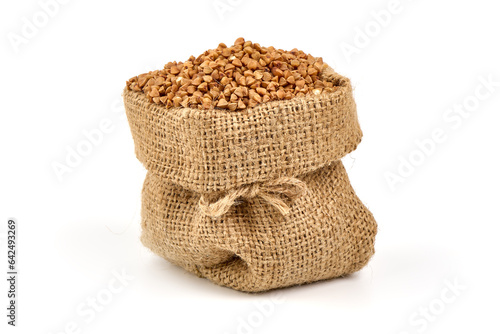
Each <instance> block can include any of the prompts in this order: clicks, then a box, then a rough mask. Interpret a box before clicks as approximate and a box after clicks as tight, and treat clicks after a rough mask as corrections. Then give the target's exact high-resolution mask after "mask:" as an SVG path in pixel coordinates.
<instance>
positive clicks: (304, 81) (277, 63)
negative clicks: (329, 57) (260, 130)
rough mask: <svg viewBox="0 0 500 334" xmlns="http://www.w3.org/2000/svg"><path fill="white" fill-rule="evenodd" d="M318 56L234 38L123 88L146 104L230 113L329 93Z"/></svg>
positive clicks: (329, 86)
mask: <svg viewBox="0 0 500 334" xmlns="http://www.w3.org/2000/svg"><path fill="white" fill-rule="evenodd" d="M325 67H327V65H326V64H325V63H323V59H322V58H315V57H313V56H311V55H310V54H305V53H304V52H303V51H299V50H297V49H293V50H291V51H284V50H281V49H275V48H274V47H272V46H270V47H262V46H260V45H259V44H258V43H252V42H250V41H245V40H244V39H243V38H241V37H240V38H238V39H236V41H235V42H234V45H233V46H230V47H227V46H226V45H225V44H224V43H221V44H219V46H218V47H217V48H216V49H213V50H208V51H205V52H204V53H203V54H201V55H199V56H198V57H197V58H195V57H194V56H191V57H190V58H189V59H188V60H187V61H185V62H169V63H168V64H166V65H165V68H164V69H162V70H156V71H152V72H149V73H144V74H141V75H139V76H136V77H133V78H131V79H130V80H128V81H127V88H128V89H129V90H132V91H136V92H141V91H142V92H144V93H145V94H146V96H147V97H148V98H149V100H150V101H151V102H154V103H157V104H160V105H165V106H166V108H171V107H179V106H182V107H190V108H198V109H211V108H221V109H228V110H231V111H234V110H237V109H238V110H241V109H245V108H248V107H253V106H255V105H257V104H259V103H265V102H268V101H273V100H283V99H291V98H293V97H298V96H305V95H306V94H316V95H317V94H321V93H322V92H333V91H335V90H336V88H337V87H335V86H334V85H333V83H332V82H329V81H323V80H321V77H320V74H321V72H322V70H323V69H324V68H325Z"/></svg>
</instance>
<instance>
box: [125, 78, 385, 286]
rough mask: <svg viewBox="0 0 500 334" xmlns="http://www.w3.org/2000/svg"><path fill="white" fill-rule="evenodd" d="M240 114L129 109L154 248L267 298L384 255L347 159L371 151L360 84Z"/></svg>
mask: <svg viewBox="0 0 500 334" xmlns="http://www.w3.org/2000/svg"><path fill="white" fill-rule="evenodd" d="M323 77H324V78H326V79H328V80H331V81H332V82H334V83H335V85H337V86H338V87H339V89H338V90H337V91H335V92H334V93H329V94H320V95H318V96H307V97H305V98H294V99H291V100H285V101H273V102H268V103H264V104H260V105H257V106H256V107H253V108H250V109H246V110H243V111H240V112H229V111H227V110H217V109H214V110H197V109H190V108H171V109H168V110H167V109H165V108H164V107H161V106H159V105H156V104H154V103H150V102H149V101H148V100H147V98H146V97H145V96H144V95H143V94H142V93H136V92H131V91H127V90H125V92H124V101H125V108H126V112H127V117H128V120H129V123H130V127H131V130H132V136H133V138H134V143H135V152H136V156H137V158H138V159H139V160H140V161H141V162H142V163H143V164H144V166H145V167H146V169H147V170H148V173H147V176H146V180H145V182H144V187H143V191H142V236H141V241H142V243H143V244H144V245H145V246H147V247H148V248H150V249H151V250H152V251H153V252H155V253H156V254H158V255H160V256H162V257H163V258H165V259H167V260H169V261H170V262H172V263H174V264H177V265H179V266H181V267H183V268H185V269H186V270H188V271H190V272H192V273H195V274H197V275H198V276H200V277H205V278H207V279H209V280H211V281H213V282H214V283H217V284H220V285H224V286H228V287H231V288H234V289H237V290H241V291H249V292H257V291H266V290H270V289H275V288H281V287H286V286H291V285H297V284H304V283H309V282H314V281H318V280H324V279H329V278H333V277H339V276H343V275H347V274H350V273H353V272H355V271H357V270H359V269H361V268H362V267H363V266H364V265H365V264H366V263H367V262H368V260H369V259H370V257H371V256H372V255H373V253H374V240H375V235H376V232H377V225H376V222H375V220H374V218H373V216H372V214H371V213H370V212H369V210H368V209H367V208H366V207H365V206H364V205H363V203H362V202H361V201H360V200H359V199H358V197H357V196H356V194H355V193H354V190H353V189H352V187H351V185H350V182H349V179H348V177H347V174H346V172H345V169H344V167H343V165H342V163H341V162H340V158H342V157H343V156H345V155H346V154H347V153H349V152H351V151H353V150H354V149H355V148H356V146H357V145H358V143H359V142H360V140H361V136H362V133H361V130H360V127H359V124H358V119H357V115H356V105H355V103H354V99H353V95H352V88H351V84H350V81H349V80H348V79H347V78H344V77H342V76H340V75H338V74H337V73H335V72H333V71H332V70H331V69H328V70H327V71H326V72H325V73H324V74H323Z"/></svg>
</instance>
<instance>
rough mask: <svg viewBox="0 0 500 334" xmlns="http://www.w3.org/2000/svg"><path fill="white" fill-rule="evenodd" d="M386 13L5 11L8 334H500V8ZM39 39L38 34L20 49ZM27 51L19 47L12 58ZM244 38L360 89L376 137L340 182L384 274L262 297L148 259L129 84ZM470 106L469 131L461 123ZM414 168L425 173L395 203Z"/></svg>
mask: <svg viewBox="0 0 500 334" xmlns="http://www.w3.org/2000/svg"><path fill="white" fill-rule="evenodd" d="M46 1H48V0H42V2H46ZM61 2H62V0H61ZM217 3H219V5H220V3H222V4H226V7H225V9H226V11H225V12H223V13H221V12H220V11H219V12H218V10H217V9H216V7H215V6H214V5H215V4H217ZM388 9H393V7H392V6H391V5H390V1H388V0H376V1H368V0H366V1H347V0H345V1H323V2H321V1H314V0H308V1H260V0H259V1H255V0H254V1H250V0H222V1H219V2H216V1H213V0H207V1H182V2H181V1H165V0H163V1H153V0H146V1H140V2H139V1H96V0H87V1H78V0H73V1H67V3H66V4H59V5H58V8H57V10H56V9H54V8H52V12H53V13H52V14H53V15H52V17H50V18H49V19H48V20H47V22H43V18H44V14H40V13H43V12H41V11H43V9H42V6H41V5H40V3H39V2H37V1H35V0H25V1H9V2H7V1H3V2H2V5H1V8H0V22H1V29H2V31H1V33H2V39H1V45H2V49H1V62H0V68H1V72H0V73H1V74H2V77H1V78H0V92H1V106H2V107H1V121H0V136H1V138H0V149H1V155H0V157H1V162H0V170H1V174H0V189H1V192H0V196H1V197H0V220H1V222H2V225H1V226H2V228H1V230H0V231H1V237H2V238H1V242H2V245H1V247H2V250H1V252H0V254H2V255H1V259H0V260H1V262H2V265H1V267H2V268H3V269H2V271H6V269H5V268H6V246H5V230H6V228H5V227H6V224H7V218H9V217H15V218H16V219H17V220H18V224H19V242H18V247H19V250H18V253H19V258H18V260H19V272H20V277H19V286H18V289H19V299H18V306H19V309H18V327H16V328H14V329H13V328H10V326H7V325H6V320H7V318H6V317H5V313H6V310H5V307H6V305H7V304H6V303H7V297H6V293H7V285H6V281H5V279H2V280H1V282H2V283H1V284H0V289H1V291H0V296H2V297H1V301H0V303H1V309H2V310H3V311H2V312H1V313H2V314H1V315H0V319H2V320H1V322H2V324H1V325H0V326H1V328H2V330H1V331H2V333H4V329H5V328H8V333H64V332H65V328H68V329H70V330H67V331H66V333H71V332H80V333H120V332H125V333H129V332H130V333H132V332H136V333H138V332H141V333H142V332H146V333H285V332H290V333H384V334H387V333H389V334H391V333H394V334H400V333H411V334H413V333H422V332H425V333H471V332H474V333H480V332H484V333H486V332H487V333H498V332H499V331H500V325H499V323H498V313H499V311H500V307H499V304H498V300H499V298H500V289H499V286H498V277H499V276H498V263H499V255H500V245H499V233H500V228H499V223H500V218H499V215H498V206H499V200H500V196H499V190H498V189H499V188H500V178H499V176H498V171H499V169H500V162H499V158H498V155H499V153H498V152H499V144H500V141H499V139H500V134H499V131H498V126H499V124H500V116H499V112H500V86H499V84H498V82H500V68H499V67H500V66H499V60H500V43H499V37H498V33H499V32H500V20H499V19H498V13H499V8H498V6H497V3H496V2H495V1H491V0H474V1H472V0H471V1H456V0H455V1H451V0H447V1H430V0H420V1H417V0H414V1H410V0H401V1H400V2H399V6H398V7H397V9H396V11H394V10H393V13H392V14H391V15H390V19H387V17H385V19H386V23H384V26H381V24H379V23H376V22H377V21H376V20H375V16H374V14H373V13H380V12H381V11H387V10H388ZM34 17H35V18H34ZM34 20H35V21H36V22H35V23H36V24H38V25H39V27H38V28H37V30H38V31H36V32H33V31H31V35H30V34H28V35H26V33H27V32H26V28H24V30H25V31H24V33H25V35H24V37H23V26H25V25H27V24H28V23H26V22H32V23H33V21H34ZM37 20H38V21H37ZM387 21H390V22H388V23H387ZM367 29H368V32H369V35H371V36H368V38H365V39H364V40H363V38H362V37H361V35H360V32H359V31H363V30H367ZM13 36H17V38H25V39H24V40H23V42H22V43H21V44H20V45H17V46H14V45H13V44H12V43H11V40H12V38H13ZM239 36H243V37H245V38H246V39H247V40H251V41H253V42H258V43H260V44H261V45H264V46H270V45H273V46H275V47H278V48H283V49H287V50H290V49H292V48H294V47H297V48H299V49H302V50H304V51H306V52H308V53H311V54H312V55H314V56H322V57H323V59H324V60H325V61H326V62H327V63H328V64H330V65H331V66H332V67H334V68H335V69H336V70H337V71H338V72H339V73H341V74H343V75H345V76H348V77H350V78H351V79H352V81H353V84H354V86H355V97H356V101H357V105H358V113H359V119H360V122H361V126H362V129H363V131H364V138H363V142H362V143H361V145H360V146H359V148H358V149H357V150H356V151H355V152H353V153H352V154H350V155H349V156H347V157H346V158H345V159H344V163H345V165H346V168H347V170H348V173H349V176H350V179H351V182H352V184H353V186H354V188H355V190H356V191H357V193H358V195H359V197H360V198H361V199H362V200H363V202H364V203H366V205H367V206H368V207H369V208H370V210H372V212H373V213H374V215H375V217H376V219H377V221H378V224H379V234H378V236H377V241H376V255H375V256H374V258H373V259H372V260H371V262H370V263H369V264H368V265H367V267H365V268H364V269H363V270H362V271H360V272H358V273H356V274H354V275H352V276H350V277H347V278H343V279H336V280H331V281H326V282H320V283H315V284H311V285H308V286H301V287H293V288H288V289H284V290H280V291H279V292H277V293H276V292H274V293H268V294H260V295H249V294H244V293H241V292H237V291H233V290H230V289H228V288H223V287H218V286H216V285H214V284H212V283H210V282H209V281H207V280H204V279H199V278H197V277H195V276H193V275H191V274H188V273H186V272H185V271H183V270H182V269H180V268H177V267H175V266H173V265H171V264H169V263H167V262H166V261H164V260H163V259H161V258H159V257H157V256H156V255H153V254H152V253H151V252H149V251H148V250H147V249H146V248H144V247H143V246H142V245H141V244H140V242H139V235H140V226H139V224H140V207H139V206H140V191H141V186H142V182H143V179H144V176H145V171H144V169H143V167H142V166H141V164H140V163H139V162H138V161H137V160H136V159H135V156H134V150H133V142H132V138H131V134H130V131H129V128H128V124H127V121H126V119H125V118H124V112H123V108H122V107H121V106H120V101H121V91H122V89H123V87H124V84H125V80H127V79H128V78H130V77H132V76H134V75H137V74H140V73H143V72H146V71H149V70H154V69H159V68H162V67H163V65H164V64H165V63H166V62H168V61H170V60H179V61H181V60H185V59H187V58H188V57H189V56H190V55H192V54H193V55H198V54H200V53H202V52H203V51H204V50H206V49H209V48H215V47H216V46H217V45H218V43H220V42H224V43H226V44H228V45H231V44H232V42H233V41H234V40H235V39H236V38H237V37H239ZM346 45H351V47H355V48H356V52H357V53H355V54H352V55H351V56H349V55H348V54H346V53H345V52H343V51H342V50H343V49H342V48H346ZM351 50H352V49H351ZM481 78H483V79H485V80H487V79H488V78H490V79H491V80H493V81H494V82H496V86H492V87H490V90H491V91H488V90H487V89H486V87H484V86H482V84H481V80H482V79H481ZM476 90H479V92H480V93H481V94H482V95H481V98H480V99H478V98H476V97H475V95H474V94H475V93H476ZM486 93H489V95H488V96H487V97H486V96H484V95H485V94H486ZM464 103H465V104H466V107H467V108H469V109H470V110H471V112H470V113H468V115H467V117H464V118H457V117H458V116H457V115H459V114H457V113H454V112H453V109H452V111H451V113H450V111H449V109H450V108H454V106H461V105H462V106H463V105H464ZM474 103H477V104H476V105H474ZM446 117H448V118H446ZM450 117H453V118H450ZM106 119H108V120H109V122H111V124H112V125H111V130H110V131H108V133H106V134H105V135H104V137H103V140H102V142H101V143H98V144H96V145H94V146H93V147H92V151H91V153H90V154H88V155H87V156H85V157H83V159H82V161H81V162H79V164H78V165H77V166H76V167H74V168H72V171H71V172H68V173H65V174H64V175H63V176H62V180H59V179H58V177H57V175H56V173H55V172H54V169H53V164H54V163H55V162H58V163H65V159H66V157H67V155H68V150H71V149H76V148H77V146H78V145H80V144H81V143H82V141H85V140H86V137H85V136H84V134H83V133H84V131H91V130H93V129H96V128H98V127H99V125H100V123H101V122H102V121H103V120H106ZM436 129H441V131H442V133H443V134H444V137H445V140H444V141H441V142H440V143H437V144H435V145H434V146H435V147H434V148H433V149H432V150H430V148H432V147H431V146H432V145H428V149H429V150H430V151H429V152H427V153H428V154H427V155H425V156H423V155H422V154H423V153H419V152H421V151H420V150H419V148H418V146H417V144H416V141H424V142H425V141H428V139H429V138H432V133H433V132H434V131H436ZM438 131H439V130H438ZM419 158H420V160H419ZM400 159H405V160H409V159H413V161H414V162H415V160H416V164H417V166H413V170H411V171H408V170H407V171H406V172H407V173H403V174H404V177H402V179H400V180H399V181H402V180H403V181H404V182H399V183H397V184H396V185H395V186H394V187H392V188H391V187H390V185H389V183H388V181H387V180H386V177H387V175H388V173H394V175H397V173H398V168H400V164H401V162H400ZM406 167H407V168H408V166H406ZM394 175H393V176H394ZM4 269H5V270H4ZM114 270H115V271H119V272H120V271H122V270H124V271H125V272H126V273H127V274H128V275H129V276H133V277H134V278H133V279H132V280H131V281H129V282H127V286H125V287H124V288H123V289H121V291H120V292H117V293H114V294H112V295H111V300H106V302H109V303H107V304H106V305H105V306H104V307H103V309H102V311H100V312H95V314H94V315H95V316H94V317H92V316H91V315H90V314H89V312H88V310H90V308H89V307H88V306H86V303H87V302H88V300H90V299H91V298H95V297H96V296H100V297H101V299H102V298H103V296H108V297H109V290H108V291H106V289H108V283H109V282H113V281H112V280H113V271H114ZM3 275H4V274H2V277H4V276H3ZM455 283H456V284H458V285H460V290H459V291H458V292H457V293H456V294H453V293H452V292H449V291H448V292H446V291H447V290H446V289H447V284H455ZM115 285H116V286H118V285H119V284H115ZM103 289H104V290H103ZM443 291H445V295H444V299H445V301H446V302H445V301H443V297H442V292H443ZM274 297H279V298H280V299H279V303H274V302H273V299H272V298H274ZM89 298H90V299H89ZM259 303H260V304H259ZM270 303H273V304H270ZM259 305H267V307H268V312H263V311H261V310H260V309H259ZM269 305H272V307H271V306H269ZM4 306H5V307H4ZM79 308H80V311H82V310H87V313H83V315H82V312H79V311H77V309H79ZM82 308H83V309H82ZM426 309H430V311H429V312H430V315H429V316H428V318H425V317H424V316H422V315H421V314H422V313H421V312H425V310H426ZM269 310H270V311H269ZM438 313H439V314H438ZM412 319H413V320H412ZM426 319H427V320H426ZM431 319H432V320H431ZM495 319H496V320H495ZM256 322H257V323H256ZM73 323H75V324H76V326H78V330H77V331H71V326H74V325H73Z"/></svg>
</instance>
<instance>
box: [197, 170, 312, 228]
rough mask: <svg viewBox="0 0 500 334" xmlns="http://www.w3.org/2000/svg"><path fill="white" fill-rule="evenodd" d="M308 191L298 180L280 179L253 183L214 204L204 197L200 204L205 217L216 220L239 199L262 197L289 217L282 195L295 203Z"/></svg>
mask: <svg viewBox="0 0 500 334" xmlns="http://www.w3.org/2000/svg"><path fill="white" fill-rule="evenodd" d="M306 189H307V186H306V184H305V182H303V181H301V180H299V179H297V178H294V177H280V178H278V179H275V180H272V181H268V182H265V183H253V184H250V185H245V186H242V187H240V188H236V189H232V190H230V191H229V192H228V193H227V194H226V195H225V196H224V197H222V198H220V199H219V200H217V201H216V202H213V203H210V201H209V200H208V199H207V198H206V197H205V196H204V195H202V196H201V198H200V201H199V203H198V204H199V207H200V210H201V212H202V213H203V214H204V215H206V216H209V217H211V218H214V219H215V218H219V217H221V216H223V215H224V214H226V213H227V212H228V211H229V209H231V207H232V206H233V205H235V204H236V202H237V201H238V200H239V199H245V200H249V199H252V198H255V197H260V198H262V199H263V200H264V201H266V202H267V203H269V204H271V205H272V206H274V207H275V208H276V209H277V210H278V211H279V212H280V213H281V214H282V215H287V214H288V213H289V212H290V207H289V206H288V205H287V204H286V203H285V201H284V200H283V199H282V198H281V195H284V196H286V197H287V198H288V199H290V200H292V201H293V200H295V199H296V198H298V197H299V196H301V195H302V194H303V193H304V192H305V191H306Z"/></svg>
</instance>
